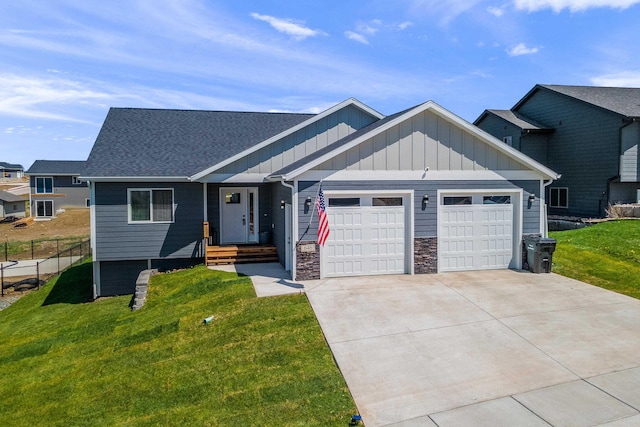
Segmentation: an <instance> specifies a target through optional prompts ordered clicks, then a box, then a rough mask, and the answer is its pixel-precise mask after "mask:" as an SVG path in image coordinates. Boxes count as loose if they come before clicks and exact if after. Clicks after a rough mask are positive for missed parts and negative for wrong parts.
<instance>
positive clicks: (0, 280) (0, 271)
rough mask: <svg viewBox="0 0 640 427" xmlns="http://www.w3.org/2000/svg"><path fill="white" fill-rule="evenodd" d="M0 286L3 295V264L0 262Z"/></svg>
mask: <svg viewBox="0 0 640 427" xmlns="http://www.w3.org/2000/svg"><path fill="white" fill-rule="evenodd" d="M0 288H2V296H4V265H2V264H0Z"/></svg>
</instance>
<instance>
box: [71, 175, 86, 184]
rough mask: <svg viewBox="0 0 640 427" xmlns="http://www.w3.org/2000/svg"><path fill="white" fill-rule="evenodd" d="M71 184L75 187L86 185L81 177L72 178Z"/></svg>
mask: <svg viewBox="0 0 640 427" xmlns="http://www.w3.org/2000/svg"><path fill="white" fill-rule="evenodd" d="M71 184H73V185H81V184H84V182H82V180H81V179H80V177H77V176H72V177H71Z"/></svg>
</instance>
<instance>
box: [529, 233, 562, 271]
mask: <svg viewBox="0 0 640 427" xmlns="http://www.w3.org/2000/svg"><path fill="white" fill-rule="evenodd" d="M524 244H525V246H526V248H527V264H529V270H530V271H532V272H534V273H551V263H552V262H553V252H554V251H555V250H556V240H555V239H550V238H548V237H541V236H525V238H524Z"/></svg>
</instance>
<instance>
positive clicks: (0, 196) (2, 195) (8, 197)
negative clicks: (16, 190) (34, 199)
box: [0, 190, 27, 203]
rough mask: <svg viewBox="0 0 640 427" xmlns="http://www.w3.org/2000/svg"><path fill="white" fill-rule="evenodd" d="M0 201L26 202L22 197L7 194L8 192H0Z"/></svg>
mask: <svg viewBox="0 0 640 427" xmlns="http://www.w3.org/2000/svg"><path fill="white" fill-rule="evenodd" d="M0 200H2V201H3V202H9V203H13V202H26V201H27V200H26V199H25V198H23V197H20V196H17V195H15V194H12V193H9V192H8V191H3V190H0Z"/></svg>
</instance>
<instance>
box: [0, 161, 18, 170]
mask: <svg viewBox="0 0 640 427" xmlns="http://www.w3.org/2000/svg"><path fill="white" fill-rule="evenodd" d="M0 169H12V170H15V169H17V170H24V168H23V167H22V165H18V164H13V163H7V162H0Z"/></svg>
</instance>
